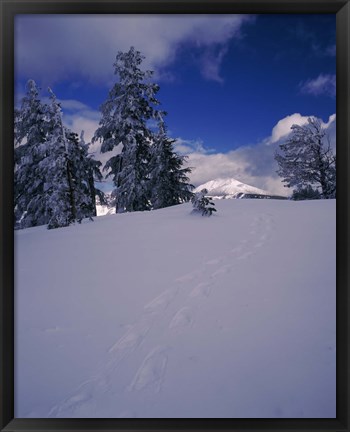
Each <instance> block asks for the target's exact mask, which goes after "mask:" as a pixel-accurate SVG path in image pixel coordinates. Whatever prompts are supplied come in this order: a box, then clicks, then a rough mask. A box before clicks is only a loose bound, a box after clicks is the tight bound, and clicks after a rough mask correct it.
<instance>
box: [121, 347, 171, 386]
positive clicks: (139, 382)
mask: <svg viewBox="0 0 350 432" xmlns="http://www.w3.org/2000/svg"><path fill="white" fill-rule="evenodd" d="M168 349H169V348H167V347H164V346H157V347H156V348H154V349H153V350H152V351H151V352H150V353H149V354H148V355H147V357H146V358H145V359H144V360H143V362H142V364H141V366H140V368H139V370H138V371H137V372H136V375H135V377H134V379H133V380H132V382H131V384H130V385H129V387H128V388H127V390H128V391H141V390H146V389H147V390H151V391H153V392H155V393H158V392H159V391H160V390H161V387H162V383H163V380H164V375H165V370H166V366H167V362H168V356H167V354H166V352H167V351H168Z"/></svg>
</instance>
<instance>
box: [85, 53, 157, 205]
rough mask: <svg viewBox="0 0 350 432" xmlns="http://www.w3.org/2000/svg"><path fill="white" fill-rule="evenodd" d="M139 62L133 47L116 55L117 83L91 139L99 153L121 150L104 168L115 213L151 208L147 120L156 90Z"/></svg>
mask: <svg viewBox="0 0 350 432" xmlns="http://www.w3.org/2000/svg"><path fill="white" fill-rule="evenodd" d="M143 59H144V57H143V56H142V55H141V53H140V52H139V51H137V50H135V48H133V47H131V48H130V49H129V51H128V52H126V53H123V52H119V53H118V54H117V56H116V62H115V63H114V68H115V74H116V75H117V77H118V82H117V83H116V84H115V85H114V86H113V88H112V89H111V90H110V92H109V96H108V99H107V100H106V101H105V102H104V104H103V105H102V107H101V111H102V118H101V120H100V124H99V128H98V129H97V130H96V132H95V136H94V138H93V141H97V140H100V141H102V145H101V152H102V153H106V152H109V151H111V150H114V149H115V148H116V147H118V146H120V147H121V152H120V153H119V154H118V155H116V156H113V157H111V158H110V159H109V160H108V161H107V163H106V165H105V167H104V169H105V170H108V175H110V176H112V179H113V183H114V185H115V189H114V191H113V196H114V197H115V199H116V211H117V213H121V212H124V211H140V210H148V209H150V208H151V203H150V196H149V190H150V188H149V184H148V183H149V166H148V164H149V161H150V143H151V139H152V133H151V130H150V129H149V128H148V126H147V121H148V120H150V119H151V118H152V117H153V116H154V106H155V105H157V104H158V101H157V99H156V93H157V92H158V90H159V87H158V85H157V84H153V83H151V82H150V81H149V80H150V78H151V76H152V72H151V71H143V70H141V68H140V65H141V63H142V60H143Z"/></svg>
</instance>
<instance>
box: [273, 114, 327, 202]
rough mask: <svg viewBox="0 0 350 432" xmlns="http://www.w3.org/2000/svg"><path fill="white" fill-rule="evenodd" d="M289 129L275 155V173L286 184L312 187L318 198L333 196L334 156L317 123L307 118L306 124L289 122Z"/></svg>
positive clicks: (322, 130) (318, 122)
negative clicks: (286, 136)
mask: <svg viewBox="0 0 350 432" xmlns="http://www.w3.org/2000/svg"><path fill="white" fill-rule="evenodd" d="M291 129H292V133H291V136H290V137H289V138H288V139H287V141H286V142H285V143H284V144H281V145H280V150H281V153H276V154H275V159H276V161H277V163H278V165H279V170H278V171H277V173H278V174H279V175H280V176H281V177H282V178H283V180H282V181H283V182H284V183H286V187H297V188H299V189H300V188H303V187H306V186H311V187H316V188H317V189H319V192H320V194H321V195H320V196H321V198H334V197H335V194H336V157H335V155H334V154H333V152H332V149H331V146H330V143H329V140H327V136H326V131H325V130H324V129H323V128H322V126H321V122H320V121H319V120H317V119H315V118H309V119H308V124H307V125H302V126H299V125H293V126H292V128H291ZM326 141H327V142H326Z"/></svg>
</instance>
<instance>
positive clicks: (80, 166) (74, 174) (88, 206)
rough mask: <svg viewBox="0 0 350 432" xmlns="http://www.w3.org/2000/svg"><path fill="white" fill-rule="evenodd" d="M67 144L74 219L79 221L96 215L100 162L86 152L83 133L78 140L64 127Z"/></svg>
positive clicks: (87, 146)
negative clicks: (96, 182)
mask: <svg viewBox="0 0 350 432" xmlns="http://www.w3.org/2000/svg"><path fill="white" fill-rule="evenodd" d="M65 135H66V139H67V144H68V153H67V164H68V174H69V175H70V177H71V186H72V193H73V200H74V207H75V209H76V220H77V221H78V222H81V220H82V219H84V218H90V219H91V218H92V217H93V216H96V194H97V193H102V192H101V191H98V192H97V191H96V188H95V181H94V180H95V177H97V178H98V179H101V177H102V176H101V172H100V170H99V166H100V165H101V162H99V161H95V160H94V159H92V158H91V157H90V155H89V154H88V149H89V145H88V144H85V141H84V138H83V135H81V137H80V140H79V139H78V135H77V134H76V133H75V132H72V131H70V130H69V129H67V128H65Z"/></svg>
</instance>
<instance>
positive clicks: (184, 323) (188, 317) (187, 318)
mask: <svg viewBox="0 0 350 432" xmlns="http://www.w3.org/2000/svg"><path fill="white" fill-rule="evenodd" d="M193 322H194V319H193V314H192V311H191V309H190V308H189V307H187V306H185V307H183V308H182V309H180V310H178V311H177V312H176V314H175V315H174V316H173V319H172V320H171V321H170V324H169V329H170V330H173V331H174V332H175V333H181V332H182V331H184V330H185V329H186V328H188V327H192V325H193Z"/></svg>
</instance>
